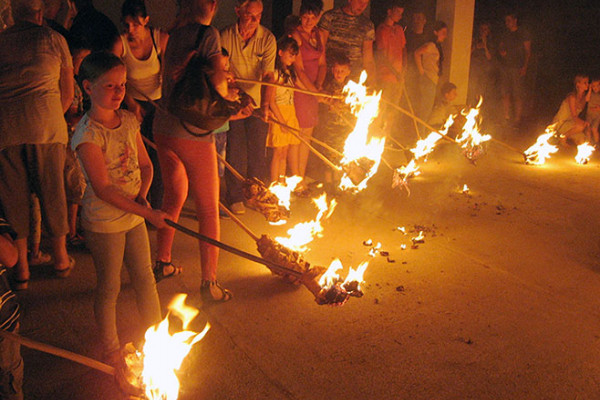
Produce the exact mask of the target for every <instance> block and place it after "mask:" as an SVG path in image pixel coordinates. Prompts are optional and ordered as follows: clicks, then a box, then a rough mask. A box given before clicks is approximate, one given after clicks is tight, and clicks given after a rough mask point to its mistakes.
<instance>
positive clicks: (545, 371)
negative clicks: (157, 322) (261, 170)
mask: <svg viewBox="0 0 600 400" xmlns="http://www.w3.org/2000/svg"><path fill="white" fill-rule="evenodd" d="M540 133H541V132H540ZM535 136H537V135H533V136H532V137H529V138H526V139H517V138H512V139H511V144H512V145H514V146H516V147H519V148H523V149H525V148H526V147H527V146H528V145H529V144H531V143H532V142H533V140H534V138H535ZM573 156H574V150H573V149H567V150H561V154H559V155H557V156H555V157H554V158H553V159H551V160H550V161H549V163H548V164H547V165H546V166H543V167H534V166H526V165H524V164H523V163H522V158H521V156H520V155H519V154H516V153H513V152H510V151H508V150H506V149H505V148H502V147H499V146H497V145H494V144H491V145H490V146H489V147H488V154H487V155H486V156H485V157H483V158H482V159H481V160H479V162H478V163H477V166H473V165H471V164H470V163H469V162H467V161H466V160H465V159H464V158H463V157H462V156H461V154H460V152H459V150H458V148H456V147H455V146H454V145H442V146H439V148H438V149H436V151H435V152H434V153H433V154H432V155H431V157H430V158H429V161H428V162H427V163H426V164H424V165H423V166H422V175H421V176H420V177H418V178H415V179H413V180H412V181H411V183H410V186H411V195H410V196H407V194H406V192H399V191H397V190H392V189H391V188H390V182H391V173H390V171H389V170H387V169H386V168H385V166H381V168H380V172H379V174H378V175H377V176H376V177H375V178H374V180H373V182H372V183H371V184H370V186H369V188H367V190H365V191H364V192H363V193H360V194H358V195H356V196H343V197H341V198H340V200H339V203H340V204H339V206H338V209H337V210H336V212H335V213H334V215H333V216H332V218H331V220H330V221H329V222H328V223H327V224H326V225H325V229H324V233H323V237H322V238H319V239H316V240H315V241H314V242H313V244H312V245H311V251H310V252H309V253H308V254H307V255H306V258H307V259H309V260H310V261H311V262H312V263H313V264H318V265H328V264H329V262H330V261H331V259H332V258H334V257H339V258H340V259H341V260H342V262H343V264H344V266H345V267H346V268H347V267H348V266H350V265H352V266H357V265H358V264H359V263H360V262H361V261H363V260H369V261H370V265H369V268H368V270H367V272H366V274H365V280H366V282H367V284H366V285H365V296H364V297H363V298H360V299H356V298H352V299H350V301H348V303H347V304H346V305H345V306H343V307H322V306H318V305H317V304H316V303H315V302H314V301H313V298H312V295H311V294H310V293H309V292H308V291H307V290H306V289H305V288H303V287H295V286H290V285H288V284H285V283H283V282H281V281H280V280H279V279H278V278H276V277H273V276H272V275H271V274H270V272H269V271H268V270H267V269H266V268H265V267H262V266H260V265H258V264H254V263H252V262H250V261H246V260H244V259H241V258H238V257H236V256H233V255H230V254H227V253H225V252H222V253H221V254H222V256H221V259H220V271H219V274H220V276H219V279H220V281H221V282H222V283H223V284H224V285H225V286H226V287H228V288H230V289H232V290H233V292H234V293H235V299H234V300H233V301H231V302H229V303H227V304H223V305H219V306H214V307H202V312H201V314H200V316H199V318H198V321H197V323H196V326H197V328H198V329H201V327H202V326H203V324H204V322H205V321H206V320H208V321H210V323H211V324H212V329H211V330H210V332H209V333H208V334H207V336H206V337H205V339H204V340H203V341H202V342H200V343H199V344H197V345H196V346H195V348H194V349H193V350H192V352H191V354H190V356H189V358H188V359H187V360H186V362H185V363H184V366H183V373H182V379H181V380H182V391H181V394H180V399H204V400H209V399H348V398H355V399H376V398H377V399H597V398H600V389H599V388H600V386H599V379H600V378H599V377H600V362H599V361H598V360H599V359H600V346H599V342H600V319H599V316H600V313H599V311H598V310H599V309H600V296H599V295H598V294H599V293H600V276H599V274H598V272H599V271H600V262H599V255H600V251H599V238H598V232H600V230H599V229H598V225H599V222H600V210H599V208H598V196H599V193H600V156H598V155H596V156H595V157H594V159H593V160H592V162H591V163H590V164H589V165H585V166H579V165H576V164H575V163H574V160H573ZM386 157H387V158H389V161H390V162H391V163H392V164H394V165H397V164H399V163H400V162H402V161H403V155H402V153H399V152H391V151H390V152H388V153H387V155H386ZM464 184H467V185H468V186H469V187H470V188H471V191H470V193H469V194H463V193H460V189H461V188H462V187H463V185H464ZM292 213H293V217H292V220H291V221H290V224H291V223H296V222H299V221H303V220H308V219H311V218H312V217H313V216H314V213H315V212H314V209H313V208H312V206H311V204H310V202H309V201H308V200H307V199H295V200H294V203H293V205H292ZM185 214H186V215H185V216H184V218H182V220H181V223H182V224H184V225H186V226H188V227H190V228H195V226H196V223H195V221H194V220H193V219H192V218H191V210H189V209H187V212H186V213H185ZM242 219H243V220H244V221H245V222H246V223H247V224H248V225H249V226H251V227H252V229H253V230H255V231H256V232H257V233H269V234H272V235H274V234H284V233H285V230H286V229H287V228H286V227H285V226H284V227H272V226H269V225H267V224H266V223H265V221H264V219H263V218H262V216H260V215H258V214H256V213H254V212H248V213H247V214H246V215H244V216H243V217H242ZM415 225H419V226H421V228H417V230H424V231H425V234H426V237H425V243H423V244H420V245H419V247H418V249H410V245H409V246H408V247H409V248H408V249H407V250H401V245H402V244H409V243H410V240H409V239H410V236H411V235H412V234H409V235H406V236H405V235H403V234H402V233H401V232H399V231H397V230H395V228H396V227H399V226H404V227H406V228H407V229H408V230H411V229H413V230H414V226H415ZM222 226H223V237H222V239H223V241H224V242H226V243H229V244H231V245H234V246H237V247H239V248H242V249H245V250H246V251H249V252H255V244H254V242H253V241H252V239H250V238H249V237H248V236H247V235H245V234H244V233H243V232H242V231H241V230H239V229H238V228H237V227H236V226H235V225H234V223H233V222H232V221H223V223H222ZM151 236H152V237H154V233H153V232H151ZM369 238H370V239H372V240H373V241H375V242H381V243H382V249H384V250H386V251H388V252H389V253H390V255H389V258H390V259H393V260H395V262H393V263H391V262H388V260H387V258H386V257H381V256H377V257H374V258H371V257H369V256H368V254H367V253H368V248H367V247H366V246H363V244H362V243H363V241H364V240H366V239H369ZM174 254H175V255H176V258H177V259H178V260H179V261H180V262H181V263H182V264H183V265H184V266H185V271H184V273H183V274H182V275H181V276H179V277H176V278H173V279H169V280H166V281H164V282H161V283H160V284H159V294H160V296H161V302H162V303H163V305H164V306H166V304H168V302H169V300H170V299H171V298H172V296H173V295H174V294H176V293H179V292H183V293H189V294H190V303H192V304H195V305H197V306H200V307H201V302H200V299H199V296H198V293H199V259H198V253H197V246H196V243H195V241H194V240H193V239H190V238H188V237H186V236H184V235H182V234H177V236H176V245H175V249H174ZM75 256H76V258H77V269H76V270H75V271H74V273H73V274H72V276H71V277H70V278H69V279H67V280H56V279H53V278H52V277H51V276H50V275H49V274H48V273H47V271H45V270H44V269H41V270H35V271H34V277H33V279H34V280H33V282H32V283H31V285H30V290H29V291H28V292H26V293H23V294H21V299H22V302H23V304H24V308H25V314H24V317H23V328H22V334H23V335H25V336H27V337H30V338H33V339H35V340H39V341H42V342H46V343H50V344H53V345H55V346H58V347H62V348H65V349H69V350H72V351H75V352H77V353H81V354H85V355H88V356H90V357H98V356H99V354H98V351H99V349H98V346H97V342H98V338H97V336H96V330H95V327H94V320H93V314H92V297H93V289H94V283H95V278H94V271H93V266H92V263H91V259H90V257H89V255H88V254H85V253H81V254H75ZM127 282H128V278H127V276H126V274H124V279H123V291H122V293H121V297H120V299H119V321H118V322H119V330H120V335H121V337H122V340H123V341H127V340H132V339H133V338H134V337H135V335H136V334H138V332H139V330H138V329H137V328H136V326H137V322H138V319H137V314H136V311H135V304H134V298H133V294H132V290H131V287H130V286H129V284H128V283H127ZM23 355H24V358H25V362H26V379H25V392H26V394H27V398H29V399H118V398H121V396H120V394H119V393H118V391H117V390H116V388H115V386H114V385H113V383H112V381H111V379H110V377H108V376H105V375H103V374H102V373H100V372H95V371H91V370H89V369H88V368H86V367H82V366H79V365H77V364H74V363H72V362H70V361H66V360H62V359H58V358H55V357H53V356H49V355H45V354H42V353H39V352H36V351H33V350H29V349H23Z"/></svg>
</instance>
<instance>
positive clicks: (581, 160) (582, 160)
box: [575, 142, 596, 164]
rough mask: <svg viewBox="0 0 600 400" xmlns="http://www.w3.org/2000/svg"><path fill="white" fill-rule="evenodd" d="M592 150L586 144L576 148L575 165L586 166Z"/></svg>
mask: <svg viewBox="0 0 600 400" xmlns="http://www.w3.org/2000/svg"><path fill="white" fill-rule="evenodd" d="M594 150H596V148H595V147H594V146H592V145H591V144H589V143H587V142H586V143H583V144H580V145H579V146H577V155H576V156H575V161H577V164H587V163H588V161H590V157H591V156H592V153H593V152H594Z"/></svg>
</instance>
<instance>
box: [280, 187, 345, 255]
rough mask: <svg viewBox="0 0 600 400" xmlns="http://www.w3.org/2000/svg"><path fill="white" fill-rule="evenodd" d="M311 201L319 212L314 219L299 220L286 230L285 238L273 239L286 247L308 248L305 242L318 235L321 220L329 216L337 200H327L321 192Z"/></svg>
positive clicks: (299, 249) (294, 248)
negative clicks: (286, 235) (299, 221)
mask: <svg viewBox="0 0 600 400" xmlns="http://www.w3.org/2000/svg"><path fill="white" fill-rule="evenodd" d="M313 203H315V205H316V206H317V209H318V210H319V212H318V213H317V216H316V217H315V219H314V220H312V221H309V222H301V223H299V224H297V225H296V226H294V227H293V228H291V229H289V230H288V231H287V233H288V236H289V237H287V238H284V237H276V238H275V240H276V241H277V242H279V243H280V244H282V245H283V246H285V247H287V248H288V249H291V250H295V251H298V252H300V253H304V252H306V251H307V250H308V248H307V247H306V245H307V244H309V243H310V242H312V241H313V239H314V238H315V237H316V236H320V234H321V233H322V232H323V226H322V225H321V222H322V221H324V220H326V219H327V218H329V217H330V216H331V214H332V213H333V210H334V209H335V206H336V205H337V202H336V201H335V199H332V200H331V201H330V202H329V203H328V202H327V195H326V194H325V193H323V194H322V195H321V196H320V197H318V198H316V199H313Z"/></svg>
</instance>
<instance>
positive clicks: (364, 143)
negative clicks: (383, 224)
mask: <svg viewBox="0 0 600 400" xmlns="http://www.w3.org/2000/svg"><path fill="white" fill-rule="evenodd" d="M366 80H367V73H366V71H363V72H362V73H361V75H360V80H359V82H358V83H356V82H354V81H349V82H348V84H347V85H346V86H345V87H344V93H345V94H346V103H347V104H349V105H350V109H351V111H352V113H353V114H354V115H355V116H356V125H355V127H354V130H353V131H352V132H351V133H350V135H348V138H347V139H346V142H345V144H344V157H343V158H342V161H341V163H342V166H343V167H346V168H342V169H343V170H344V175H343V176H342V179H341V183H340V188H341V189H342V190H348V189H349V190H355V191H360V190H363V189H365V188H366V187H367V182H368V180H369V179H370V178H371V177H372V176H373V175H374V174H375V173H376V172H377V168H379V163H380V161H381V154H382V153H383V149H384V145H385V138H376V137H373V138H370V139H369V138H368V134H369V126H370V125H371V122H372V121H373V120H374V119H375V117H377V114H378V113H379V101H380V100H381V92H378V93H375V94H372V95H369V94H367V87H366V86H364V83H365V81H366ZM359 161H361V162H360V163H359V164H357V165H356V168H362V169H364V171H363V172H364V173H361V174H359V175H360V177H359V178H362V179H357V178H356V177H355V176H353V177H352V178H354V179H351V177H350V176H349V175H350V174H349V173H348V170H347V167H349V166H351V165H353V164H354V163H357V162H359ZM365 161H367V162H365ZM359 165H360V166H359ZM357 180H360V181H359V182H357Z"/></svg>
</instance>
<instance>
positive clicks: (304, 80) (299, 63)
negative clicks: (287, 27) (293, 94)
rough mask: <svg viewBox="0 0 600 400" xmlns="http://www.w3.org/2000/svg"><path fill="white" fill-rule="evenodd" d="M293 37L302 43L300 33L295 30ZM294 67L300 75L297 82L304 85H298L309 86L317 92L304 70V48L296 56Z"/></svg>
mask: <svg viewBox="0 0 600 400" xmlns="http://www.w3.org/2000/svg"><path fill="white" fill-rule="evenodd" d="M292 37H293V38H294V39H296V41H297V42H298V44H299V45H300V44H301V43H302V39H301V38H300V35H298V33H296V32H294V34H292ZM294 68H295V70H296V75H297V76H298V82H296V83H297V84H302V86H300V85H298V87H302V88H307V89H308V90H312V91H313V92H316V91H317V88H316V87H315V85H314V84H313V83H312V82H311V81H310V79H309V78H308V75H306V72H305V71H304V61H303V60H302V50H300V51H299V52H298V56H297V57H296V61H295V62H294Z"/></svg>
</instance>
